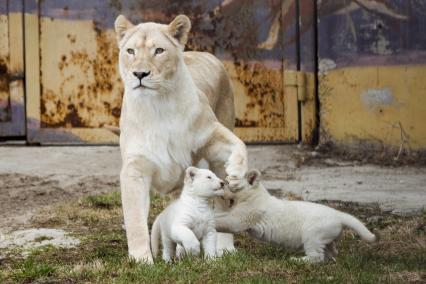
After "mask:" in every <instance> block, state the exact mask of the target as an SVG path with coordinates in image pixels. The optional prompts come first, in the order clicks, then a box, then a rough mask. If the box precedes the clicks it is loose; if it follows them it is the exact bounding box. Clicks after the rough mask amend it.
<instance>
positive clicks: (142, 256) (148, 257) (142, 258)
mask: <svg viewBox="0 0 426 284" xmlns="http://www.w3.org/2000/svg"><path fill="white" fill-rule="evenodd" d="M129 257H130V259H133V260H135V261H136V262H140V263H146V264H153V263H154V260H153V259H152V254H151V251H149V252H129Z"/></svg>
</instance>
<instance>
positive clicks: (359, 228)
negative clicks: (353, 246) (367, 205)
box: [339, 212, 376, 243]
mask: <svg viewBox="0 0 426 284" xmlns="http://www.w3.org/2000/svg"><path fill="white" fill-rule="evenodd" d="M339 213H340V218H341V220H342V223H343V225H345V226H347V227H349V228H351V229H352V230H354V231H355V232H357V233H358V235H359V236H360V237H361V238H362V239H363V240H365V241H367V242H369V243H371V242H374V241H375V240H376V236H375V235H374V234H373V233H371V232H370V231H369V230H368V229H367V227H365V226H364V224H363V223H361V221H360V220H358V219H357V218H355V217H354V216H352V215H350V214H347V213H343V212H339Z"/></svg>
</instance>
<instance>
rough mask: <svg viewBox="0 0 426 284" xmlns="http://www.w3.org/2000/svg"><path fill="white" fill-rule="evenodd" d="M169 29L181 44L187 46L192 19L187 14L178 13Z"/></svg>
mask: <svg viewBox="0 0 426 284" xmlns="http://www.w3.org/2000/svg"><path fill="white" fill-rule="evenodd" d="M168 30H169V33H170V35H171V36H172V37H174V38H175V39H177V41H178V42H179V43H180V44H181V45H183V46H185V44H186V42H187V41H188V33H189V31H190V30H191V21H190V20H189V18H188V17H187V16H185V15H178V16H176V18H175V19H174V20H173V21H172V22H171V23H170V24H169V28H168Z"/></svg>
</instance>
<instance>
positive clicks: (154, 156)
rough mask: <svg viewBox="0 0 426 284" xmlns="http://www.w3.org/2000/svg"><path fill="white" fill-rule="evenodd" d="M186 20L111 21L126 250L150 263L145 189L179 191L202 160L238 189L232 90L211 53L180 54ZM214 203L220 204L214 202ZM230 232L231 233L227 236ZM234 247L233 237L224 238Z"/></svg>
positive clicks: (239, 146) (240, 150)
mask: <svg viewBox="0 0 426 284" xmlns="http://www.w3.org/2000/svg"><path fill="white" fill-rule="evenodd" d="M190 28H191V23H190V21H189V19H188V17H186V16H183V15H180V16H177V17H176V18H175V19H174V20H173V21H172V22H171V23H170V24H169V25H162V24H157V23H143V24H139V25H136V26H135V25H133V24H131V23H130V22H129V21H128V20H127V19H126V18H125V17H124V16H118V18H117V19H116V21H115V30H116V33H117V39H118V46H119V49H120V52H119V68H120V75H121V78H122V80H123V82H124V86H125V93H124V98H123V106H122V109H121V117H120V132H121V135H120V148H121V156H122V170H121V174H120V182H121V193H122V203H123V212H124V221H125V226H126V234H127V241H128V248H129V254H130V256H131V257H132V258H135V259H136V260H142V261H146V262H148V263H152V255H151V250H150V245H149V233H148V225H147V216H148V212H149V191H150V190H151V189H154V190H157V191H160V192H162V193H169V192H172V191H173V190H180V189H181V187H182V179H183V176H184V170H185V169H186V168H187V167H188V166H191V165H193V164H195V163H197V161H199V160H200V159H202V158H203V159H205V160H207V161H208V163H209V166H210V169H212V171H213V172H214V173H216V174H217V175H218V176H219V177H220V178H225V177H226V176H227V179H228V181H229V183H230V186H231V187H237V188H238V187H241V186H243V183H244V174H245V173H246V172H247V150H246V147H245V145H244V143H243V142H242V141H241V140H240V139H238V137H236V136H235V135H234V134H233V133H232V131H231V130H230V129H232V126H233V124H234V105H233V94H232V89H231V85H230V80H229V78H228V75H227V73H226V71H225V69H224V67H223V65H222V64H221V62H220V61H219V60H218V59H216V58H215V57H214V56H213V55H211V54H208V53H203V52H183V49H184V46H185V43H186V41H187V37H188V33H189V30H190ZM218 207H219V206H218ZM231 237H232V236H231ZM225 245H227V246H228V248H229V249H232V248H233V240H232V238H229V242H228V243H225Z"/></svg>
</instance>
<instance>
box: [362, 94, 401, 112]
mask: <svg viewBox="0 0 426 284" xmlns="http://www.w3.org/2000/svg"><path fill="white" fill-rule="evenodd" d="M360 97H361V101H362V103H363V104H364V105H365V106H366V107H367V108H369V109H376V108H379V107H383V106H390V105H392V104H393V102H394V97H393V96H392V92H391V90H390V89H368V90H367V91H365V92H363V93H362V94H361V96H360Z"/></svg>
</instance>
